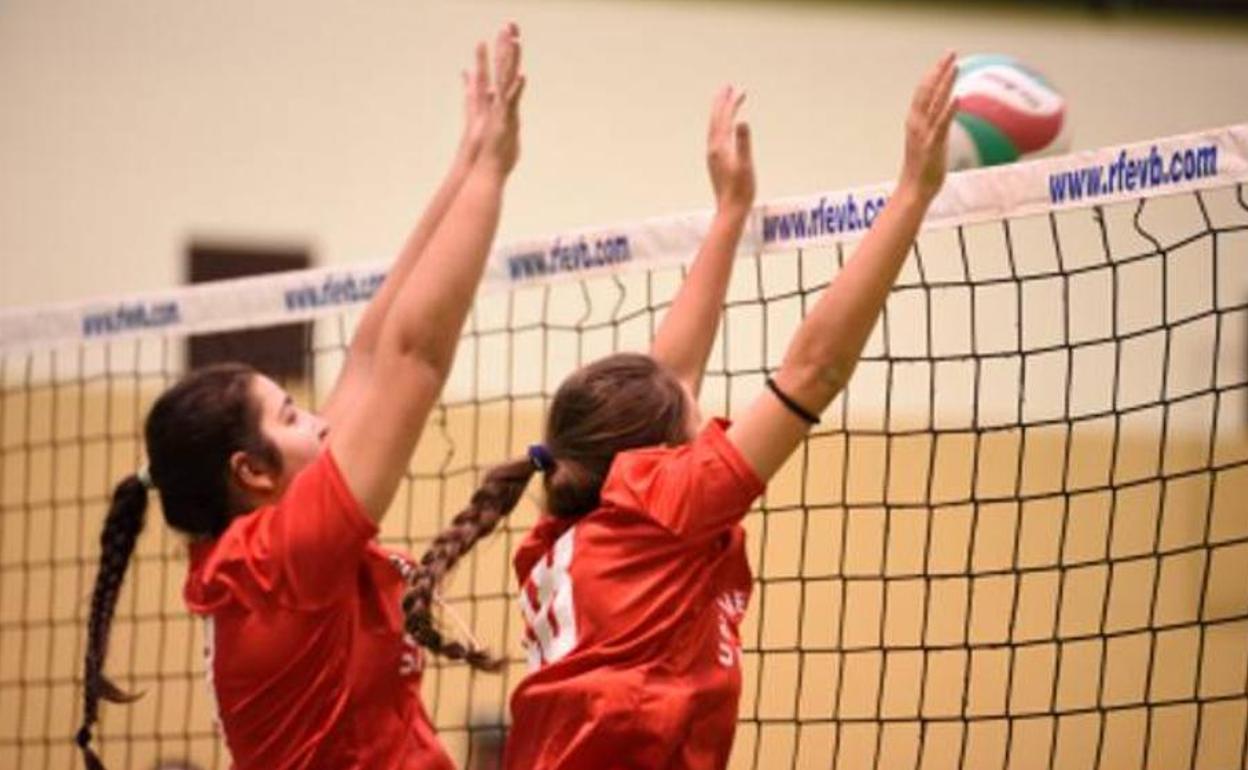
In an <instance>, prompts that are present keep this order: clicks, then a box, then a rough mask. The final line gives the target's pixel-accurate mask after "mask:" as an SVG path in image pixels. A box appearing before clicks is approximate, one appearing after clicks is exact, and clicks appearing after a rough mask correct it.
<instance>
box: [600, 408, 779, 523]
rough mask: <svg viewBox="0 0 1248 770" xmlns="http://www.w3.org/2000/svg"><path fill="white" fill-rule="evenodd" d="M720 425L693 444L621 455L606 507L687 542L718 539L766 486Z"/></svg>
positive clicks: (607, 487) (724, 425)
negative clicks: (641, 517)
mask: <svg viewBox="0 0 1248 770" xmlns="http://www.w3.org/2000/svg"><path fill="white" fill-rule="evenodd" d="M728 425H729V423H728V421H727V420H724V419H714V420H712V421H711V422H710V423H708V424H707V426H706V427H705V428H703V429H702V431H701V432H700V433H699V434H698V435H697V437H696V438H694V440H693V441H691V442H689V443H688V444H684V445H682V446H679V447H655V448H649V449H641V450H635V451H632V452H621V453H620V454H619V455H617V456H616V458H615V462H614V463H613V464H612V466H611V471H610V472H609V473H608V474H607V481H606V483H605V484H603V488H602V501H603V502H604V503H607V504H611V505H615V506H617V507H621V508H628V509H632V510H636V511H641V512H644V513H645V514H646V515H648V516H650V517H651V518H653V519H654V520H656V521H657V522H658V523H659V524H661V525H663V526H664V527H665V528H667V529H668V530H670V531H672V532H673V533H675V534H677V535H679V536H682V537H700V536H705V535H713V534H716V533H718V532H719V531H721V530H723V529H724V528H725V527H729V526H732V525H734V524H737V523H738V522H740V521H741V519H742V517H744V516H745V514H746V512H747V511H749V509H750V505H752V504H753V502H754V500H755V499H757V498H758V496H759V495H761V494H762V493H763V488H764V486H763V482H762V480H761V479H759V478H758V474H757V473H755V472H754V469H753V468H752V467H750V464H749V462H748V461H747V460H746V459H745V458H744V457H743V456H742V455H741V452H740V451H739V450H738V449H737V448H736V447H735V446H733V444H732V442H731V441H729V440H728V435H727V432H726V431H727V428H728Z"/></svg>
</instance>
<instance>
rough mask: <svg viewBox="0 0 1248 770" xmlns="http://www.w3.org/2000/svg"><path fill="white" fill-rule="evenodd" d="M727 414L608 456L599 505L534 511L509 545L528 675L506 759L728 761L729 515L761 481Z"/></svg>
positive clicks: (521, 764) (744, 575)
mask: <svg viewBox="0 0 1248 770" xmlns="http://www.w3.org/2000/svg"><path fill="white" fill-rule="evenodd" d="M727 424H728V423H727V422H726V421H724V420H715V421H713V422H711V423H710V424H709V425H708V426H707V427H706V428H705V429H704V430H703V431H702V432H701V433H700V434H699V435H698V436H697V438H695V439H694V440H693V441H692V442H690V443H689V444H685V445H683V446H679V447H655V448H648V449H641V450H637V451H631V452H622V453H620V454H619V455H618V456H617V457H616V459H615V462H614V463H613V464H612V466H611V470H610V472H609V473H608V476H607V480H606V482H605V484H604V485H603V489H602V497H601V499H602V502H601V505H600V506H599V508H598V509H597V510H595V511H594V512H592V513H590V514H589V515H587V516H584V517H582V518H580V519H578V520H576V521H574V522H567V521H561V520H558V519H555V518H553V517H550V516H547V517H544V518H543V519H542V520H541V521H540V522H539V523H538V524H537V525H536V526H535V527H534V528H533V530H532V532H530V534H529V536H528V538H527V539H526V540H525V542H524V543H523V544H522V545H521V546H520V549H519V550H518V551H517V553H516V557H515V568H516V575H517V578H518V581H519V584H520V586H521V598H520V603H521V611H522V613H523V615H524V618H525V635H526V646H527V648H528V656H529V674H528V675H527V676H526V677H525V678H524V679H523V680H522V681H521V682H520V684H519V686H518V687H517V689H516V691H515V693H514V694H513V695H512V698H511V711H512V725H511V730H510V733H509V735H508V740H507V750H506V766H507V768H509V770H522V769H523V770H540V769H542V768H552V769H553V768H559V769H560V770H578V769H579V768H584V769H585V770H613V769H616V768H639V769H640V768H670V769H672V770H676V769H678V768H680V769H688V770H709V769H710V768H722V767H724V766H725V765H726V764H727V762H728V755H729V751H730V750H731V748H732V738H733V734H734V732H735V731H736V724H737V701H738V698H739V696H740V694H741V642H740V637H739V636H738V631H737V628H738V624H739V623H740V621H741V618H742V616H743V615H744V614H745V607H746V604H747V602H748V601H749V596H750V588H751V575H750V568H749V564H748V562H747V560H746V555H745V531H744V530H743V529H742V528H741V527H740V526H739V522H740V521H741V518H742V517H743V516H744V515H745V513H746V511H747V510H749V507H750V505H751V504H752V503H753V501H754V500H755V498H757V497H758V496H759V495H760V494H761V493H762V491H763V484H762V482H761V481H760V480H759V478H758V475H757V474H756V473H755V472H754V470H753V469H752V468H751V467H750V465H749V463H748V462H747V461H746V460H745V458H743V457H742V456H741V454H740V452H738V451H737V449H736V447H734V446H733V445H732V444H731V443H730V442H729V441H728V437H727V436H726V435H725V432H724V431H725V428H726V427H727Z"/></svg>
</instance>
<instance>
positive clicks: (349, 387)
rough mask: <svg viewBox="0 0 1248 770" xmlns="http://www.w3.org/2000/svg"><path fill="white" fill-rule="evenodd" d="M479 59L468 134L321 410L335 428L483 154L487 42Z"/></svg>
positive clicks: (470, 86) (469, 97)
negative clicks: (398, 300)
mask: <svg viewBox="0 0 1248 770" xmlns="http://www.w3.org/2000/svg"><path fill="white" fill-rule="evenodd" d="M475 54H476V56H475V61H474V64H473V68H472V71H471V72H464V74H463V80H464V130H463V134H462V135H461V137H460V140H459V148H458V150H457V151H456V153H455V158H454V160H453V161H452V162H451V167H450V169H449V170H448V171H447V172H446V176H445V177H443V179H442V183H441V184H440V185H439V186H438V189H437V191H435V192H434V194H433V198H431V199H430V201H429V203H428V205H427V206H426V207H425V211H424V213H423V214H422V215H421V217H420V220H419V221H417V223H416V227H415V228H414V229H413V230H412V232H411V233H410V234H409V235H408V236H407V240H406V241H405V242H404V243H403V248H402V249H401V250H400V251H399V256H398V258H397V259H395V261H394V264H393V265H391V267H390V270H389V271H388V272H387V273H386V280H385V281H384V282H383V283H382V284H381V287H380V288H379V289H378V290H377V293H376V294H375V295H374V296H373V298H372V299H371V300H369V303H368V305H367V306H366V307H365V308H364V314H363V315H362V316H361V317H360V323H359V325H358V326H357V327H356V329H355V335H354V336H353V337H352V338H351V345H350V347H349V348H348V350H347V357H346V360H345V361H344V362H343V365H342V370H341V371H340V372H339V373H338V380H337V381H336V382H335V383H334V388H333V390H332V391H330V394H329V397H328V398H327V399H326V400H325V403H324V405H323V406H322V407H321V414H322V415H323V416H324V417H325V420H326V422H328V423H329V424H330V425H331V426H332V425H334V424H335V423H337V422H338V420H339V419H340V418H341V417H342V410H343V408H344V407H346V405H348V404H350V403H351V402H353V401H354V400H356V399H357V398H358V397H359V396H360V393H361V391H362V388H363V387H364V385H365V383H366V382H367V380H368V378H369V377H370V376H371V373H372V366H373V356H374V354H375V352H376V350H377V343H378V340H380V338H381V329H382V325H383V324H384V322H385V318H386V315H387V314H388V313H389V312H390V308H391V307H392V306H393V304H394V298H395V297H397V296H398V294H399V289H400V287H402V285H403V282H404V281H405V280H406V279H407V276H408V273H410V272H411V270H412V268H413V267H414V266H415V265H416V262H417V260H419V259H420V255H421V254H423V253H424V251H425V248H426V246H428V244H429V239H430V238H431V237H432V236H433V233H434V231H435V230H437V227H438V225H439V224H440V223H441V222H442V219H443V218H444V217H445V216H446V213H447V211H448V210H449V209H450V207H451V203H452V202H453V201H454V200H455V196H456V195H457V194H458V193H459V190H460V188H461V187H462V186H463V184H464V180H465V179H467V178H468V172H469V171H470V170H471V169H472V166H473V163H474V162H475V161H476V159H477V156H478V155H479V154H480V152H481V143H482V140H483V138H484V131H485V120H486V117H487V115H488V112H489V108H490V71H489V59H488V51H487V49H486V45H485V43H478V44H477V47H476V51H475Z"/></svg>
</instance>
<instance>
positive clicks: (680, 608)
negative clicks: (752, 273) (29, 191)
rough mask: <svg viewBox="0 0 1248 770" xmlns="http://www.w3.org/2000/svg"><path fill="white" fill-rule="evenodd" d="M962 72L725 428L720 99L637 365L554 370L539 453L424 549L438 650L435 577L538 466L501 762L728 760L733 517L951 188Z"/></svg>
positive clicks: (742, 178)
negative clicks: (699, 209)
mask: <svg viewBox="0 0 1248 770" xmlns="http://www.w3.org/2000/svg"><path fill="white" fill-rule="evenodd" d="M954 74H955V69H954V64H953V56H952V54H950V55H946V56H945V57H943V58H942V59H941V60H940V61H939V62H938V63H937V64H936V65H935V66H934V67H933V68H932V70H931V71H930V72H928V74H927V75H926V77H924V79H923V81H922V82H921V83H920V85H919V87H918V88H917V90H916V92H915V95H914V98H913V101H912V103H911V105H910V109H909V115H908V117H907V119H906V131H905V133H906V141H905V160H904V163H903V165H902V170H901V175H900V178H899V180H898V182H897V186H896V188H895V189H894V190H893V193H892V195H891V197H890V199H889V202H888V204H887V206H886V207H885V208H884V210H883V211H882V212H881V214H880V215H879V217H878V219H877V220H876V221H875V222H874V224H873V225H872V227H871V230H870V232H869V233H868V234H867V235H866V237H865V238H864V239H863V241H862V243H861V244H860V246H859V247H858V250H857V253H856V255H855V256H854V258H853V259H852V260H850V261H849V263H848V264H847V265H846V266H845V268H844V269H843V270H842V271H841V273H840V275H839V276H838V277H837V279H836V280H835V281H834V282H833V284H832V285H831V286H829V287H828V288H827V289H826V290H825V291H824V293H823V295H822V296H821V297H820V298H819V300H818V302H817V303H816V305H815V307H814V308H813V309H812V310H811V311H810V312H809V314H808V315H807V316H806V318H805V319H804V320H803V322H802V324H801V326H800V327H799V328H798V330H797V331H796V333H795V334H794V337H793V339H792V341H791V342H790V344H789V347H788V350H787V351H786V354H785V358H784V361H783V363H782V364H781V365H780V368H779V370H778V371H777V372H776V373H775V376H774V377H773V378H771V379H769V380H768V383H767V385H768V387H767V389H766V390H765V391H763V392H762V393H761V394H760V395H759V396H758V397H757V398H756V399H755V400H754V401H753V402H752V403H751V404H750V405H749V406H748V407H747V408H746V409H745V410H744V411H743V413H742V415H741V417H740V419H738V420H737V421H736V422H735V423H733V424H729V423H728V422H727V421H726V420H722V419H716V420H712V421H710V422H709V423H708V424H706V425H705V427H702V428H701V429H700V430H699V428H698V422H699V420H698V416H697V415H698V411H697V406H696V405H695V402H694V397H695V396H696V395H697V392H698V386H699V383H700V381H701V378H702V372H703V368H704V366H705V363H706V358H707V355H708V352H709V350H710V345H711V340H712V337H713V335H714V331H715V327H716V326H717V324H718V319H719V316H720V309H721V307H722V304H723V298H724V291H725V286H726V283H727V279H728V273H729V270H730V263H731V259H732V254H733V252H734V251H735V248H736V244H737V240H738V238H739V236H740V234H741V230H742V226H743V223H744V221H745V217H746V215H747V212H748V211H749V207H750V203H751V201H752V197H753V191H754V176H753V171H752V164H751V160H750V143H749V133H748V131H747V130H746V128H745V126H744V125H743V124H737V123H736V108H737V105H738V104H739V97H737V96H735V95H734V94H733V93H732V92H730V91H729V92H725V93H724V94H721V96H720V97H719V99H718V100H717V102H716V105H715V108H714V110H713V115H712V120H711V146H710V168H711V178H712V182H713V184H714V188H715V194H716V202H717V206H718V210H717V213H716V216H715V219H714V221H713V223H712V225H711V229H710V232H709V234H708V236H707V239H706V242H705V243H704V245H703V247H702V250H701V252H700V254H699V255H698V257H697V258H696V260H695V262H694V265H693V267H692V269H691V271H690V274H689V276H688V278H687V279H686V281H685V283H684V285H683V286H682V288H681V290H680V292H679V294H678V296H677V297H676V299H675V301H674V302H673V304H672V307H671V309H670V310H669V312H668V314H667V316H666V317H665V318H664V320H663V323H662V325H661V326H660V328H659V330H658V333H657V335H656V338H655V340H654V343H653V345H652V347H651V350H650V355H648V356H647V355H639V354H617V355H613V356H610V357H607V358H605V359H602V360H600V361H598V362H595V363H593V364H590V365H588V366H586V367H584V368H582V369H580V370H579V371H577V372H574V373H573V374H572V375H571V376H570V377H568V379H567V380H565V381H564V383H563V384H562V385H561V386H560V387H559V389H558V391H557V392H556V394H555V397H554V400H553V402H552V403H551V406H550V412H549V415H548V421H547V425H546V434H545V442H544V443H543V444H541V445H536V446H534V447H531V448H530V451H529V455H530V456H529V458H526V459H524V460H518V461H514V462H512V463H509V464H506V465H503V466H500V467H498V468H495V469H493V470H492V471H491V472H490V473H488V474H487V476H486V478H485V481H484V483H483V485H482V486H481V488H480V489H479V490H478V491H477V492H476V494H475V495H474V496H473V498H472V501H471V503H470V505H469V507H468V509H467V510H465V511H464V512H463V513H461V514H460V515H459V516H458V517H457V519H456V520H455V522H454V526H453V527H452V528H451V529H449V530H448V531H446V532H445V533H443V534H442V535H441V536H439V538H437V539H436V540H435V542H434V544H433V545H432V547H431V548H430V550H429V551H428V552H427V553H426V554H425V556H424V557H423V559H422V565H421V568H420V570H419V571H418V573H417V575H416V576H415V579H414V581H413V587H412V589H411V591H410V592H409V594H408V595H407V597H405V608H406V610H407V612H408V618H407V621H408V628H409V630H411V631H412V632H413V635H414V636H416V637H417V638H418V639H419V640H421V641H422V642H423V643H425V644H427V645H428V646H430V647H432V648H434V649H437V648H438V647H439V645H444V644H445V643H446V642H445V639H443V638H442V635H441V633H440V631H439V630H438V629H437V628H436V627H434V624H433V623H432V621H431V619H430V614H429V604H430V598H431V595H432V591H433V590H434V589H435V587H436V585H437V583H438V581H439V580H440V579H441V577H442V576H443V575H444V574H445V572H446V570H447V569H448V568H449V567H450V566H451V565H452V564H453V563H454V562H455V560H456V559H457V558H458V557H459V556H460V555H461V554H462V553H463V552H464V551H465V550H466V549H467V548H469V547H471V545H472V544H473V543H474V542H476V540H477V539H479V538H480V537H481V536H482V535H483V534H484V533H486V532H488V531H490V530H491V529H493V527H494V526H495V525H496V524H497V522H498V520H499V519H500V517H501V516H503V515H505V514H506V513H508V512H509V511H510V510H511V509H512V507H513V506H514V505H515V503H516V500H517V499H518V497H519V496H520V494H521V493H522V491H523V489H524V486H525V484H526V483H527V482H528V480H529V478H530V476H531V475H532V474H533V473H534V472H535V471H540V472H541V473H542V474H543V486H544V489H545V505H546V507H545V515H544V516H543V517H542V518H541V519H540V520H539V522H538V523H537V524H536V525H535V526H534V528H533V530H532V531H531V532H530V534H529V536H528V537H527V539H526V540H525V541H524V542H523V543H522V544H521V545H520V547H519V549H518V551H517V553H516V555H515V568H516V575H517V578H518V580H519V584H520V586H521V605H522V612H523V615H524V618H525V625H526V644H527V647H528V660H529V673H528V675H527V676H526V677H525V678H524V679H523V680H522V681H521V682H520V683H519V685H518V687H517V688H516V690H515V692H514V693H513V695H512V699H511V709H512V724H511V730H510V733H509V735H508V741H507V748H506V755H505V756H506V759H505V764H506V766H507V767H508V768H512V769H514V770H520V769H521V768H523V769H524V770H540V769H542V768H561V770H577V769H580V768H584V770H610V769H612V768H697V769H698V770H702V769H703V768H721V767H723V766H725V765H726V764H727V761H728V756H729V752H730V750H731V746H732V736H733V733H734V731H735V728H736V718H737V701H738V698H739V695H740V690H741V673H740V665H741V653H740V640H739V637H738V630H737V629H738V624H739V623H740V621H741V618H742V616H743V615H744V612H745V609H746V605H747V602H748V599H749V594H750V588H751V574H750V569H749V564H748V562H747V560H746V555H745V534H744V531H743V529H742V528H741V526H740V522H741V519H742V517H744V515H745V514H746V512H747V510H748V509H749V507H750V505H751V504H752V503H753V501H754V500H755V499H756V498H757V497H758V496H759V494H761V493H762V491H763V485H764V483H765V482H766V481H767V480H768V479H769V478H771V476H772V475H773V474H775V472H776V471H777V470H778V469H779V468H780V466H781V465H782V464H783V463H784V462H785V460H786V459H787V458H788V457H789V455H790V454H792V452H793V451H794V449H796V448H797V447H798V446H799V445H800V443H801V441H802V440H803V439H804V437H805V436H806V435H807V433H808V431H809V429H810V427H811V425H812V424H814V423H816V422H818V415H819V413H820V412H822V411H823V409H824V408H825V407H826V406H827V405H828V404H829V403H830V402H831V400H832V399H833V397H835V396H836V394H837V393H838V392H839V391H840V390H841V389H842V388H843V387H844V386H845V384H846V382H847V381H848V379H849V377H850V374H851V373H852V372H853V370H854V367H855V365H856V363H857V361H858V359H859V356H860V355H861V351H862V348H863V345H865V343H866V340H867V337H868V335H869V334H870V331H871V328H872V327H873V326H874V324H875V321H876V318H877V317H878V316H879V314H880V311H881V309H882V307H883V305H884V302H885V299H886V298H887V296H888V293H889V291H890V289H891V287H892V285H893V282H894V281H895V280H896V277H897V274H898V272H899V271H900V269H901V266H902V264H903V262H904V261H905V257H906V254H907V253H908V251H909V249H910V247H911V245H912V243H913V242H914V238H915V236H916V234H917V232H918V228H919V224H920V222H921V221H922V219H923V216H924V214H925V212H926V210H927V208H928V205H929V204H930V202H931V201H932V199H933V197H934V196H935V195H936V193H937V192H938V191H939V189H940V187H941V185H942V183H943V181H944V176H945V141H946V135H947V132H948V128H949V122H950V119H951V118H952V115H953V108H954V105H953V102H952V101H951V98H950V93H951V90H952V86H953V79H954ZM734 126H735V128H734Z"/></svg>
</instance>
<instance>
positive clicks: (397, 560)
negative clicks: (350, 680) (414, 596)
mask: <svg viewBox="0 0 1248 770" xmlns="http://www.w3.org/2000/svg"><path fill="white" fill-rule="evenodd" d="M386 555H387V556H388V557H389V558H390V565H391V566H392V567H394V568H395V570H397V571H398V573H399V577H401V578H403V583H404V584H406V585H411V584H412V580H414V579H415V577H416V563H415V562H414V561H412V560H411V559H409V558H407V557H406V556H404V555H403V554H401V553H397V552H395V551H390V552H389V553H387V554H386ZM424 670H425V655H424V650H423V649H422V648H421V646H420V642H417V641H416V637H414V636H412V635H411V634H410V633H408V632H407V631H404V632H403V649H402V651H401V652H400V653H399V677H400V678H401V679H410V678H412V677H415V676H419V675H420V674H421V673H422V672H423V671H424Z"/></svg>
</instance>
